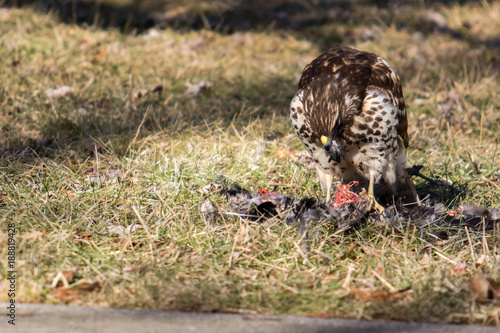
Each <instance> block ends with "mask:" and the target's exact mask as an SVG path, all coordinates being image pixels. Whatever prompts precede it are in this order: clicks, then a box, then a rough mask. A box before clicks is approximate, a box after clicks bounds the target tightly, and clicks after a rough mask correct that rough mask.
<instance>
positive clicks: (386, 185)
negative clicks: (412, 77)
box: [290, 47, 418, 202]
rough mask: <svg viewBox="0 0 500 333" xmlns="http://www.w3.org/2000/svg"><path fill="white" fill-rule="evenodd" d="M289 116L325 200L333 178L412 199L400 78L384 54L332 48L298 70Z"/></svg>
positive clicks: (328, 194) (412, 192)
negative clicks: (313, 168) (300, 74)
mask: <svg viewBox="0 0 500 333" xmlns="http://www.w3.org/2000/svg"><path fill="white" fill-rule="evenodd" d="M290 120H291V122H292V126H293V127H294V129H295V130H296V132H297V135H298V136H299V138H300V139H301V140H302V142H303V144H304V146H305V147H306V149H307V151H308V152H309V154H310V155H311V156H312V158H313V160H314V162H315V164H316V170H317V172H318V176H319V180H320V184H321V188H322V190H323V192H326V194H327V200H329V198H330V191H331V184H332V181H333V178H334V177H338V178H340V179H341V181H342V182H343V183H348V182H350V181H353V180H358V181H364V182H365V183H366V181H368V182H369V191H368V192H371V193H370V194H371V195H372V196H373V186H374V185H375V193H376V194H378V196H384V195H385V196H386V195H387V194H388V193H389V194H392V195H393V196H394V197H396V198H401V199H403V200H404V202H418V196H417V193H416V191H415V188H414V186H413V184H412V183H411V181H410V179H409V176H408V173H407V172H406V153H405V148H407V147H408V133H407V125H408V124H407V117H406V108H405V102H404V99H403V91H402V87H401V83H400V80H399V77H398V75H397V74H396V72H395V71H394V70H393V69H392V68H391V67H390V65H389V64H388V63H387V61H386V60H384V59H382V58H381V57H379V56H377V55H375V54H373V53H368V52H363V51H358V50H355V49H352V48H347V47H343V48H333V49H330V50H329V51H327V52H326V53H324V54H322V55H320V56H319V57H318V58H316V59H315V60H313V61H312V62H311V63H310V64H309V65H307V66H306V67H305V68H304V72H303V73H302V77H301V78H300V81H299V86H298V91H297V93H296V95H295V97H294V98H293V100H292V102H291V104H290Z"/></svg>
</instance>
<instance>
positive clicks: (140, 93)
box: [130, 88, 149, 103]
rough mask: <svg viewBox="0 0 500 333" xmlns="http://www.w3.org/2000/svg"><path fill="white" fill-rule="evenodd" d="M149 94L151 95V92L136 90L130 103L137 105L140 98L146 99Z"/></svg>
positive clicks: (142, 89) (133, 91) (141, 89)
mask: <svg viewBox="0 0 500 333" xmlns="http://www.w3.org/2000/svg"><path fill="white" fill-rule="evenodd" d="M148 93H149V91H148V90H147V89H144V88H135V89H134V90H132V94H131V96H130V101H131V102H132V103H135V102H136V101H137V100H139V99H140V98H143V97H145V96H146V95H147V94H148Z"/></svg>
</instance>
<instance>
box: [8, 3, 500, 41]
mask: <svg viewBox="0 0 500 333" xmlns="http://www.w3.org/2000/svg"><path fill="white" fill-rule="evenodd" d="M468 2H474V1H472V0H470V1H467V0H461V1H458V0H440V1H433V2H432V3H431V4H429V3H426V4H423V3H422V2H420V1H416V0H407V1H382V0H357V1H355V0H340V1H334V0H319V1H314V2H312V1H311V2H309V1H282V0H266V1H265V0H255V1H241V0H216V1H211V0H196V1H185V0H170V1H169V0H146V1H140V0H133V1H95V0H94V1H93V0H80V1H79V0H7V1H6V2H5V4H4V5H5V6H16V7H22V6H30V7H34V8H36V9H38V10H39V11H41V12H51V13H53V14H54V15H57V17H58V18H59V19H60V20H61V21H62V22H65V23H69V24H79V25H97V26H100V27H103V28H107V27H115V28H119V29H120V30H121V31H123V32H124V33H130V32H138V33H140V32H143V31H144V30H147V29H149V28H152V27H155V26H156V27H160V28H162V27H170V28H174V29H182V30H186V29H195V30H199V29H211V30H217V31H220V32H222V33H228V34H230V33H233V32H236V31H250V30H262V29H265V28H268V27H273V28H274V29H280V30H285V31H287V32H289V33H291V34H293V35H295V36H297V37H299V38H307V39H308V40H310V41H312V42H314V43H315V44H317V45H319V46H320V48H321V49H323V50H326V49H328V48H330V47H332V46H334V45H338V44H341V43H349V42H350V41H351V39H352V37H353V36H352V29H350V28H354V27H360V26H366V27H367V28H370V27H371V26H374V25H380V24H383V25H387V26H390V25H392V24H394V25H395V26H396V27H398V28H407V29H409V30H411V31H420V32H423V33H424V34H431V33H444V34H449V35H451V36H452V37H454V38H457V39H461V40H466V41H467V42H469V43H471V44H472V45H475V46H480V45H484V46H486V47H498V46H500V39H499V38H494V39H491V40H482V39H481V38H480V37H481V36H469V35H467V34H463V33H462V32H461V31H456V30H454V29H451V28H449V27H448V26H443V25H440V23H439V22H437V21H428V20H422V18H421V17H418V16H413V15H412V14H414V13H413V12H412V11H406V14H402V12H403V11H405V10H406V9H408V8H414V9H431V10H432V8H436V7H438V6H454V5H459V4H464V3H468ZM408 13H410V16H411V17H410V16H408ZM332 23H334V24H335V26H338V25H345V26H347V27H348V29H347V30H346V31H342V32H339V31H337V29H335V27H334V28H332V26H331V25H332ZM367 38H370V37H369V36H367Z"/></svg>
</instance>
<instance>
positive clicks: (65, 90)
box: [45, 86, 75, 98]
mask: <svg viewBox="0 0 500 333" xmlns="http://www.w3.org/2000/svg"><path fill="white" fill-rule="evenodd" d="M74 90H75V88H73V87H70V86H59V87H54V88H48V89H46V90H45V95H47V97H48V98H57V97H62V96H64V95H67V94H69V93H71V92H73V91H74Z"/></svg>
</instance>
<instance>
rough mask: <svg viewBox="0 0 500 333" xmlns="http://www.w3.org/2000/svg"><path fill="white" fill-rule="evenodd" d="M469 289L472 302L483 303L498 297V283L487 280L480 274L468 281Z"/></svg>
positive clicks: (499, 295) (499, 286) (499, 288)
mask: <svg viewBox="0 0 500 333" xmlns="http://www.w3.org/2000/svg"><path fill="white" fill-rule="evenodd" d="M469 289H470V291H471V295H472V298H473V299H474V300H477V301H480V302H484V301H489V300H493V299H496V298H499V297H500V282H496V281H493V279H490V278H487V277H486V276H484V275H483V274H481V273H480V272H476V273H474V275H472V276H471V278H470V279H469Z"/></svg>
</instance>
